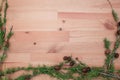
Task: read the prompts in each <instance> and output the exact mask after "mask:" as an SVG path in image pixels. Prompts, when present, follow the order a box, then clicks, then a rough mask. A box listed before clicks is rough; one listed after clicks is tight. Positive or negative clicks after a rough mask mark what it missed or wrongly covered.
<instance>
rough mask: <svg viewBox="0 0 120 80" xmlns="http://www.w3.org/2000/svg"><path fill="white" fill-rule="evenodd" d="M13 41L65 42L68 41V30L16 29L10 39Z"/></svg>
mask: <svg viewBox="0 0 120 80" xmlns="http://www.w3.org/2000/svg"><path fill="white" fill-rule="evenodd" d="M11 40H13V41H14V42H16V43H17V42H28V41H32V42H35V41H40V42H66V41H69V32H68V31H30V32H27V31H16V32H14V35H13V37H12V39H11Z"/></svg>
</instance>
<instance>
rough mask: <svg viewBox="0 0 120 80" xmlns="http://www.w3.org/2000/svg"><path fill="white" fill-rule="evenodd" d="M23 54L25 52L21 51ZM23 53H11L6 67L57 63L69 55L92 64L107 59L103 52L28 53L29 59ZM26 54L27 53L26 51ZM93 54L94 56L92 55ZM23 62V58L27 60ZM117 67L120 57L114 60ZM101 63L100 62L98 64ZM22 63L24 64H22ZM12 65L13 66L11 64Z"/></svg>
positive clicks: (102, 62) (101, 63)
mask: <svg viewBox="0 0 120 80" xmlns="http://www.w3.org/2000/svg"><path fill="white" fill-rule="evenodd" d="M21 54H23V53H21ZM21 54H17V53H10V54H9V56H8V59H7V60H6V61H5V62H6V63H5V64H4V66H3V67H4V68H8V67H17V66H27V65H29V64H32V65H34V66H37V65H38V64H39V65H44V64H45V65H56V64H58V63H59V62H61V61H62V58H63V56H65V55H67V56H71V55H72V56H73V58H76V57H78V58H79V59H80V60H81V61H82V62H84V63H86V64H88V65H90V66H97V67H99V66H102V65H103V64H104V60H105V55H104V54H101V53H97V54H96V53H91V54H87V55H86V53H80V54H78V53H73V54H72V53H64V54H63V53H56V54H54V53H27V55H30V56H31V57H30V58H29V59H30V60H29V59H26V58H28V57H27V56H24V57H22V58H21V56H19V55H21ZM24 54H25V53H24ZM13 55H15V57H16V59H12V58H14V56H13ZM91 55H92V56H91ZM25 59H26V61H24V62H23V60H25ZM114 62H115V65H116V68H117V69H118V68H120V67H119V63H120V59H117V60H115V61H114ZM98 63H99V64H98ZM21 64H22V65H21ZM11 65H12V66H11Z"/></svg>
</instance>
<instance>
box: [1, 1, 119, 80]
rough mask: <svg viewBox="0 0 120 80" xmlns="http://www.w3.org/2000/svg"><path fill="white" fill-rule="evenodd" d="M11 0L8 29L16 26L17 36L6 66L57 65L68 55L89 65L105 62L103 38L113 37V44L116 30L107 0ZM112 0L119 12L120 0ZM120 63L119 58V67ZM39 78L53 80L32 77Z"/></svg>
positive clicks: (117, 63)
mask: <svg viewBox="0 0 120 80" xmlns="http://www.w3.org/2000/svg"><path fill="white" fill-rule="evenodd" d="M8 1H9V10H8V15H7V18H8V21H7V26H8V27H7V28H8V29H9V28H10V26H11V25H13V26H14V28H13V31H14V36H13V37H12V39H11V40H10V42H11V44H10V46H11V47H10V50H9V51H8V53H9V54H8V58H7V60H6V61H5V64H4V65H3V68H4V69H5V68H9V67H17V66H21V67H22V66H25V67H26V66H28V65H29V64H33V65H39V64H40V65H43V64H46V65H55V64H57V63H58V62H60V61H62V57H63V56H65V55H72V56H73V57H74V58H75V57H79V58H80V59H81V61H83V62H85V63H87V64H88V65H90V66H102V65H103V64H104V59H105V56H104V46H103V45H104V44H103V39H104V38H108V39H110V41H111V42H112V45H113V43H114V40H115V31H116V24H115V22H114V20H113V18H112V15H111V8H110V6H109V4H108V2H107V0H84V1H83V0H64V1H61V0H51V1H49V0H8ZM111 2H112V5H113V7H114V9H115V10H116V12H117V13H118V14H119V15H120V5H119V4H120V0H111ZM111 47H113V46H111ZM118 52H120V49H119V50H118ZM119 63H120V59H117V60H116V61H115V65H116V68H117V69H118V68H120V64H119ZM19 74H21V73H16V74H14V75H13V77H15V76H16V75H19ZM38 79H39V80H54V79H53V78H52V79H51V78H50V77H48V76H47V75H41V77H40V76H37V77H35V78H33V79H32V80H38Z"/></svg>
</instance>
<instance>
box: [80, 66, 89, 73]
mask: <svg viewBox="0 0 120 80" xmlns="http://www.w3.org/2000/svg"><path fill="white" fill-rule="evenodd" d="M89 71H91V68H90V67H85V68H83V69H82V72H83V73H88V72H89Z"/></svg>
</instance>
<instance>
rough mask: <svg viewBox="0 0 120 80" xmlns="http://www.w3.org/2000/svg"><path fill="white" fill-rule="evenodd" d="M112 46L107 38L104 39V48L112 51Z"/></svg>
mask: <svg viewBox="0 0 120 80" xmlns="http://www.w3.org/2000/svg"><path fill="white" fill-rule="evenodd" d="M110 45H111V42H110V41H109V40H108V39H107V38H105V39H104V47H105V48H106V49H110Z"/></svg>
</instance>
